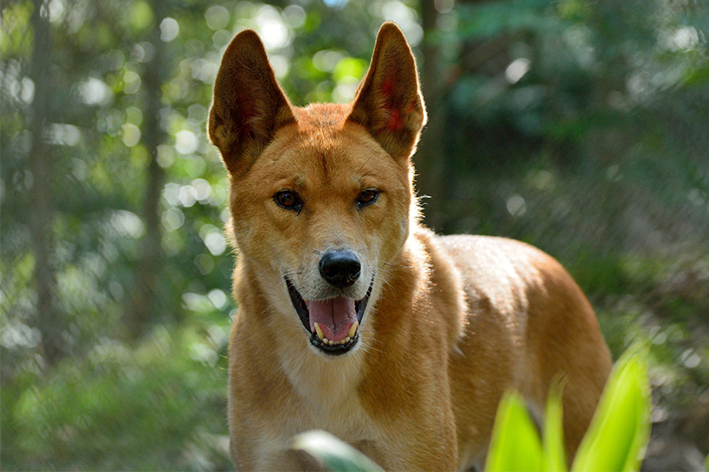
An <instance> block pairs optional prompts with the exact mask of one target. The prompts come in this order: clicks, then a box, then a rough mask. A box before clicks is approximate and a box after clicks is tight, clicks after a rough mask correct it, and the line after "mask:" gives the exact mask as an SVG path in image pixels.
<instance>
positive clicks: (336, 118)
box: [208, 23, 426, 355]
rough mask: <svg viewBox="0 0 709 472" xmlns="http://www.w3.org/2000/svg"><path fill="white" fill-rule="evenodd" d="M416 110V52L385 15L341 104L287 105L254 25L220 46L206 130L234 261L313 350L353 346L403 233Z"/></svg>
mask: <svg viewBox="0 0 709 472" xmlns="http://www.w3.org/2000/svg"><path fill="white" fill-rule="evenodd" d="M425 120H426V112H425V109H424V104H423V100H422V97H421V93H420V90H419V84H418V77H417V72H416V64H415V62H414V57H413V55H412V53H411V49H410V48H409V46H408V44H407V42H406V39H405V38H404V35H403V34H402V32H401V30H399V28H398V27H397V26H396V25H394V24H393V23H385V24H384V25H383V26H382V28H381V29H380V31H379V35H378V37H377V42H376V46H375V48H374V54H373V56H372V62H371V65H370V68H369V71H368V72H367V75H366V76H365V78H364V79H363V80H362V83H361V84H360V86H359V88H358V90H357V94H356V97H355V99H354V101H353V102H352V103H351V104H347V105H333V104H314V105H310V106H308V107H306V108H296V107H293V106H291V104H290V103H289V101H288V99H287V98H286V96H285V95H284V93H283V91H282V90H281V88H280V87H279V85H278V83H277V81H276V78H275V75H274V73H273V70H272V68H271V66H270V65H269V63H268V58H267V57H266V51H265V49H264V47H263V44H262V43H261V40H260V39H259V37H258V36H257V35H256V33H255V32H254V31H251V30H246V31H242V32H240V33H239V34H237V35H236V37H235V38H234V39H233V40H232V42H231V44H230V45H229V47H228V48H227V49H226V52H225V53H224V57H223V59H222V64H221V67H220V69H219V74H218V75H217V79H216V83H215V85H214V102H213V104H212V108H211V111H210V116H209V130H208V131H209V136H210V138H211V140H212V142H213V143H214V144H215V145H216V146H217V147H218V148H219V150H220V152H221V156H222V159H223V160H224V164H225V166H226V168H227V169H228V171H229V175H230V182H231V196H230V208H231V219H232V222H231V230H232V231H233V237H234V240H235V241H236V245H237V248H238V251H239V253H240V262H239V263H240V264H241V265H242V266H248V267H249V274H250V275H249V276H250V277H253V278H255V279H256V280H255V282H257V283H258V284H259V286H260V288H261V290H263V291H264V293H265V294H266V296H267V297H269V298H270V300H271V305H273V306H276V307H284V308H281V310H280V311H281V312H282V315H284V316H287V317H289V321H290V320H298V319H299V320H300V322H299V323H298V324H299V325H302V330H303V331H304V333H305V334H306V336H307V338H305V339H308V338H309V341H310V344H311V345H312V346H314V348H315V349H316V351H318V352H320V353H325V354H329V355H337V354H343V353H346V352H349V351H351V350H352V349H353V348H355V347H356V346H357V345H358V341H359V331H358V327H359V325H360V323H362V318H363V316H364V314H365V312H366V310H367V306H368V302H369V301H370V297H371V296H373V293H378V290H377V288H378V287H381V284H382V283H383V282H385V280H386V276H385V273H386V265H387V263H389V262H391V261H392V259H394V258H395V257H396V256H397V255H398V254H399V252H400V251H401V249H402V247H403V245H404V242H405V241H406V238H407V237H408V234H409V225H410V223H411V218H412V217H413V218H415V215H416V202H415V199H414V197H413V196H412V195H413V190H412V186H413V184H412V175H413V169H412V168H411V163H410V157H411V155H412V154H413V152H414V149H415V147H416V143H417V141H418V138H419V133H420V131H421V128H422V127H423V124H424V122H425ZM279 316H280V315H279Z"/></svg>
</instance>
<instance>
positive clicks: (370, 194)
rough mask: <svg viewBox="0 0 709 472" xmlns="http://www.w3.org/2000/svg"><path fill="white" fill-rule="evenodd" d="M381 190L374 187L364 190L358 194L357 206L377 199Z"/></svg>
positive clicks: (363, 205)
mask: <svg viewBox="0 0 709 472" xmlns="http://www.w3.org/2000/svg"><path fill="white" fill-rule="evenodd" d="M378 196H379V191H378V190H374V189H371V188H370V189H367V190H364V191H363V192H361V193H360V194H359V196H357V206H358V207H360V208H362V207H365V206H367V205H371V204H372V203H374V202H376V201H377V197H378Z"/></svg>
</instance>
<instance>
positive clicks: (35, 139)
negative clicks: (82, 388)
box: [29, 0, 64, 365]
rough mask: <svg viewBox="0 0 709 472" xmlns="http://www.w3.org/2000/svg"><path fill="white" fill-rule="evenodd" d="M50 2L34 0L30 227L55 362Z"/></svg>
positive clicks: (59, 350) (58, 339)
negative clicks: (49, 140) (48, 129)
mask: <svg viewBox="0 0 709 472" xmlns="http://www.w3.org/2000/svg"><path fill="white" fill-rule="evenodd" d="M48 3H49V2H45V1H44V0H34V11H33V13H32V17H31V19H30V24H31V25H32V30H33V31H34V46H33V49H32V59H31V63H30V74H29V76H30V79H31V80H32V82H33V83H34V99H33V101H32V105H31V107H30V117H29V127H30V131H31V133H32V148H31V151H30V154H29V159H30V162H29V169H30V172H31V173H32V178H33V184H32V188H31V189H30V200H31V202H32V208H31V212H30V230H31V233H32V251H33V252H34V258H35V260H34V279H35V290H36V291H37V315H36V320H35V322H36V323H37V329H38V330H39V332H40V333H41V336H42V340H41V344H40V347H41V350H42V355H43V356H44V360H45V361H46V362H47V364H49V365H54V364H56V363H57V361H59V359H60V358H61V356H62V354H63V351H64V349H63V342H62V336H61V334H62V329H61V326H60V317H59V316H58V313H57V310H56V306H55V303H54V286H55V279H54V277H55V275H54V267H53V265H52V260H51V255H52V248H53V242H52V191H51V179H52V175H53V171H52V164H53V162H52V155H51V149H50V147H49V146H48V145H47V142H46V141H45V139H44V131H45V127H46V125H47V123H48V122H49V117H48V116H49V96H50V88H51V81H50V78H49V76H48V74H49V71H50V66H51V61H52V56H51V54H52V40H51V36H50V29H49V11H48Z"/></svg>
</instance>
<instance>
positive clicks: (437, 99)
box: [414, 0, 446, 230]
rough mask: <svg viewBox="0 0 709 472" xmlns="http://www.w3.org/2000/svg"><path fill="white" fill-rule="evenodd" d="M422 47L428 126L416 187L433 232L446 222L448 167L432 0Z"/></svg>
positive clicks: (427, 2) (424, 11)
mask: <svg viewBox="0 0 709 472" xmlns="http://www.w3.org/2000/svg"><path fill="white" fill-rule="evenodd" d="M421 18H422V27H423V32H424V36H423V38H424V39H423V44H422V46H421V53H422V56H423V57H422V61H421V62H422V67H421V71H420V74H421V87H422V88H423V95H424V100H425V102H426V112H427V114H428V124H427V125H426V128H425V129H424V131H423V134H422V136H421V142H420V144H419V147H418V151H417V152H416V155H415V158H414V159H415V164H416V171H417V174H418V175H417V177H416V184H417V188H418V194H419V195H420V196H426V197H428V198H425V199H423V200H422V203H423V214H424V223H425V224H426V225H427V226H429V227H430V228H432V229H434V230H435V229H440V228H442V227H443V224H444V223H445V219H446V216H445V214H444V205H443V203H444V199H445V195H444V185H443V175H444V172H443V171H444V169H445V166H446V155H445V143H444V139H443V136H444V134H445V133H444V123H445V106H444V104H443V103H442V99H443V95H444V86H445V84H444V83H442V82H443V81H442V80H441V77H442V71H441V63H440V54H439V47H438V45H437V44H436V43H435V42H434V40H433V39H432V36H433V35H434V33H435V29H436V21H437V19H438V11H437V10H436V8H435V6H434V2H433V0H423V1H422V2H421Z"/></svg>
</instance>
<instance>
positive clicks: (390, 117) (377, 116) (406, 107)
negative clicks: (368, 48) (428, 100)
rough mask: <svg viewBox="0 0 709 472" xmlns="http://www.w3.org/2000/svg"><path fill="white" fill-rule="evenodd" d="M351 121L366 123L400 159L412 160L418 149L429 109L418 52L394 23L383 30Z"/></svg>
mask: <svg viewBox="0 0 709 472" xmlns="http://www.w3.org/2000/svg"><path fill="white" fill-rule="evenodd" d="M347 120H348V121H349V122H352V123H358V124H360V125H362V126H364V127H365V128H366V129H367V131H368V132H369V134H371V135H372V137H373V138H374V139H376V140H377V141H378V142H379V144H380V145H381V146H382V148H384V150H385V151H386V152H387V153H389V154H390V155H391V156H392V157H393V158H394V159H396V160H397V161H398V160H408V159H409V157H411V154H413V152H414V149H415V148H416V143H417V142H418V139H419V134H420V133H421V128H423V125H424V124H425V123H426V109H425V107H424V104H423V97H422V96H421V89H420V87H419V81H418V73H417V71H416V61H415V59H414V55H413V53H412V52H411V48H410V47H409V44H408V43H407V42H406V37H405V36H404V33H402V32H401V30H400V29H399V27H398V26H396V24H394V23H391V22H386V23H384V24H383V25H382V27H381V28H380V29H379V34H378V35H377V42H376V45H375V46H374V53H373V54H372V62H371V64H370V66H369V70H368V71H367V75H366V76H365V77H364V79H363V80H362V83H361V84H360V86H359V89H358V90H357V96H356V97H355V100H354V104H353V106H352V112H351V114H350V116H349V117H348V118H347Z"/></svg>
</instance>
